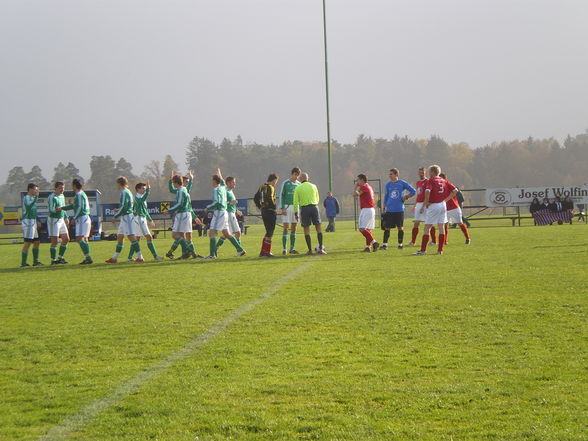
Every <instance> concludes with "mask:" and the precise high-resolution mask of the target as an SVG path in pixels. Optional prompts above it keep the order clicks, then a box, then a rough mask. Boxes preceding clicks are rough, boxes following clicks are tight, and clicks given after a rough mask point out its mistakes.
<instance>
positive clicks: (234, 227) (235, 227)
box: [226, 211, 241, 234]
mask: <svg viewBox="0 0 588 441" xmlns="http://www.w3.org/2000/svg"><path fill="white" fill-rule="evenodd" d="M226 228H227V229H228V230H229V233H231V234H235V233H240V232H241V228H239V221H238V220H237V215H236V214H235V213H232V212H230V211H227V225H226Z"/></svg>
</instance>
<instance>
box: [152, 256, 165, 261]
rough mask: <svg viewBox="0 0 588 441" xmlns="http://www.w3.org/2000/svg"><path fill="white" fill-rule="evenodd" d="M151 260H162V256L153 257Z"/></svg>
mask: <svg viewBox="0 0 588 441" xmlns="http://www.w3.org/2000/svg"><path fill="white" fill-rule="evenodd" d="M153 259H155V260H163V256H155V257H154V258H153Z"/></svg>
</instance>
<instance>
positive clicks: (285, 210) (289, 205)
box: [280, 167, 300, 255]
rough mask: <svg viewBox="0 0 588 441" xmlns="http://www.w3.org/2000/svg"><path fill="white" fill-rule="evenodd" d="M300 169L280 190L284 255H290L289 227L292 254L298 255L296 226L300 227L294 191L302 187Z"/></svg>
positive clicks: (294, 172)
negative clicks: (295, 207)
mask: <svg viewBox="0 0 588 441" xmlns="http://www.w3.org/2000/svg"><path fill="white" fill-rule="evenodd" d="M299 176H300V169H299V168H298V167H294V168H293V169H292V172H291V173H290V179H286V180H285V181H284V183H283V184H282V188H281V190H280V209H281V210H282V225H283V226H284V227H283V231H282V247H283V250H282V254H283V255H286V254H287V253H288V250H287V245H288V227H290V254H298V251H296V249H295V245H296V226H297V225H298V211H296V210H294V191H295V190H296V187H298V186H299V185H300V181H299V180H298V177H299Z"/></svg>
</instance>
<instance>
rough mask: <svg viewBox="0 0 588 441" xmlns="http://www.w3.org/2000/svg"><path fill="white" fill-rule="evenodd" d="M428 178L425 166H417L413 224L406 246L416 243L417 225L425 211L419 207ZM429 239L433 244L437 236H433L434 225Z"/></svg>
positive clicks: (421, 204) (423, 199)
mask: <svg viewBox="0 0 588 441" xmlns="http://www.w3.org/2000/svg"><path fill="white" fill-rule="evenodd" d="M427 181H428V179H427V178H426V177H425V167H419V180H418V181H417V182H416V184H415V188H416V191H417V192H416V201H415V205H414V225H413V227H412V240H411V241H410V243H409V244H408V246H411V247H414V246H415V244H416V240H417V237H418V236H419V225H420V224H421V222H424V221H425V212H424V211H422V210H421V209H422V208H423V204H424V203H425V184H426V183H427ZM431 239H433V242H432V244H433V245H435V242H437V240H436V239H437V238H436V237H435V227H432V228H431Z"/></svg>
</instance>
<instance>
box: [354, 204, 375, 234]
mask: <svg viewBox="0 0 588 441" xmlns="http://www.w3.org/2000/svg"><path fill="white" fill-rule="evenodd" d="M358 224H359V228H361V229H362V230H373V229H374V228H375V226H376V209H375V208H362V209H361V211H360V212H359V222H358Z"/></svg>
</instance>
